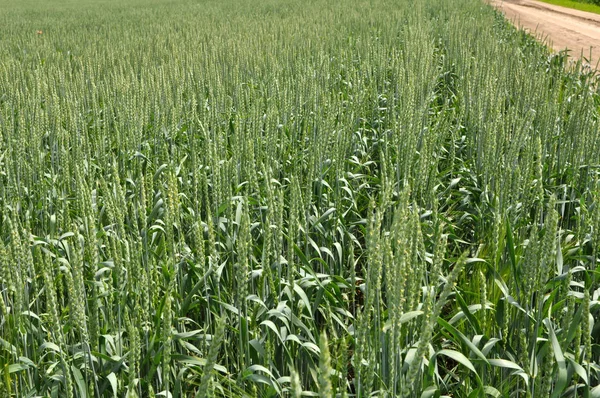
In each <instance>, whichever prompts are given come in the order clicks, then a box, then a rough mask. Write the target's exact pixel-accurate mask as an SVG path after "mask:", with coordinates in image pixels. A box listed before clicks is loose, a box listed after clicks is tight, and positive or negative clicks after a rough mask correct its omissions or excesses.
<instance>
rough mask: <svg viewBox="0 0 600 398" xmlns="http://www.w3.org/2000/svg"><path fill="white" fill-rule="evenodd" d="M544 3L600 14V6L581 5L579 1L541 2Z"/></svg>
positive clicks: (552, 0)
mask: <svg viewBox="0 0 600 398" xmlns="http://www.w3.org/2000/svg"><path fill="white" fill-rule="evenodd" d="M539 1H541V2H542V3H548V4H553V5H555V6H561V7H566V8H572V9H574V10H579V11H587V12H593V13H594V14H600V6H597V5H595V4H589V3H580V2H578V1H571V0H539Z"/></svg>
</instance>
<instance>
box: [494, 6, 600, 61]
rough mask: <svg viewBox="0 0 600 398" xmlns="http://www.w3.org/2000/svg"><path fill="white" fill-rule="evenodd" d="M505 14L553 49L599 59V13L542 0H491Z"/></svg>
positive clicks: (575, 55)
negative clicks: (555, 4)
mask: <svg viewBox="0 0 600 398" xmlns="http://www.w3.org/2000/svg"><path fill="white" fill-rule="evenodd" d="M490 2H491V3H492V5H494V6H496V7H497V8H498V9H500V10H501V11H502V12H503V13H504V14H505V15H506V17H507V18H508V19H509V20H511V21H513V23H514V24H515V25H517V26H519V27H523V28H525V29H526V30H528V31H529V32H531V33H532V34H534V35H535V36H537V37H539V38H541V39H542V40H548V42H549V43H550V44H551V45H552V47H553V48H554V49H555V50H564V49H565V48H568V49H570V50H571V53H570V54H571V55H572V56H574V57H578V56H580V55H581V54H582V51H583V56H584V57H585V58H588V59H589V58H590V49H591V51H592V52H591V54H592V57H591V58H592V59H591V60H590V63H591V64H592V65H593V66H596V63H597V62H598V61H599V60H600V15H599V14H593V13H589V12H584V11H578V10H573V9H570V8H564V7H559V6H554V5H551V4H546V3H541V2H539V1H535V0H490Z"/></svg>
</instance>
